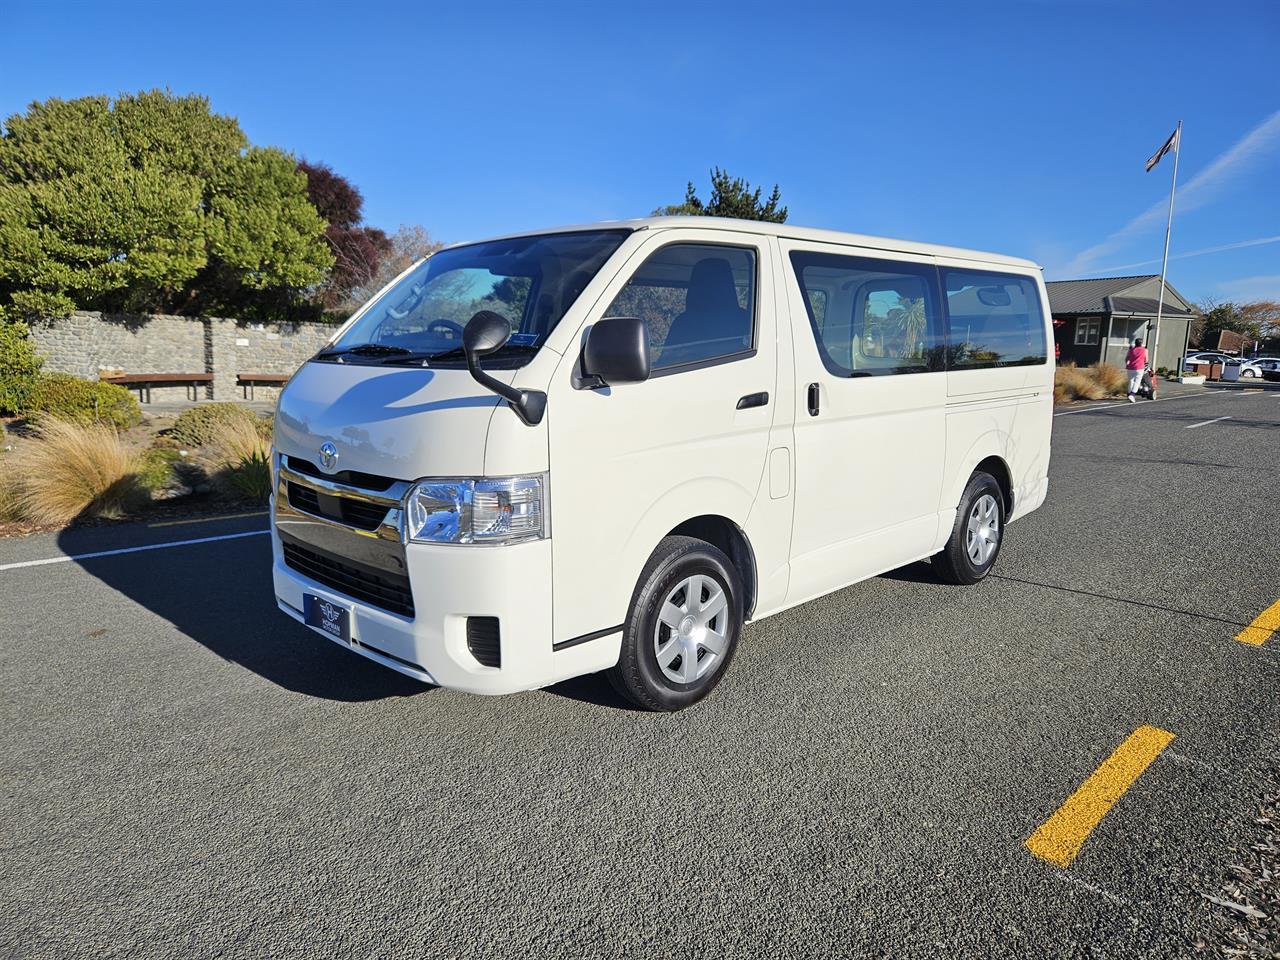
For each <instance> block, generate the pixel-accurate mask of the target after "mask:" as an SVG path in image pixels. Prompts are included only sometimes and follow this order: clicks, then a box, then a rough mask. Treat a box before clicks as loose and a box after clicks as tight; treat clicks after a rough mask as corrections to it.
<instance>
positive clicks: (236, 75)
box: [0, 0, 1280, 300]
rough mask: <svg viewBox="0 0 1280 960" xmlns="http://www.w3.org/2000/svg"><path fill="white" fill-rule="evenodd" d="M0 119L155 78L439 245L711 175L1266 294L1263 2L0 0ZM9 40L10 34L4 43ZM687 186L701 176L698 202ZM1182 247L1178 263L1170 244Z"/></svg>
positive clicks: (606, 212) (899, 222)
mask: <svg viewBox="0 0 1280 960" xmlns="http://www.w3.org/2000/svg"><path fill="white" fill-rule="evenodd" d="M5 21H6V28H7V29H6V32H7V34H8V39H9V41H10V42H8V43H7V44H5V47H6V49H5V54H4V57H3V60H0V115H3V116H6V117H7V116H9V115H10V114H12V113H14V112H17V111H21V110H22V109H23V108H24V107H25V106H26V105H27V104H28V103H29V102H31V101H32V100H37V99H45V98H49V97H62V98H69V97H75V96H81V95H86V94H96V93H106V94H115V93H117V92H120V91H132V90H138V89H144V88H151V87H157V86H160V87H165V86H167V87H169V88H171V89H173V90H174V91H176V92H199V93H203V94H206V95H208V96H209V97H210V98H211V99H212V102H213V106H214V109H215V110H217V111H218V112H221V113H227V114H231V115H234V116H236V117H238V118H239V120H240V123H241V125H242V126H243V127H244V129H245V131H246V133H247V134H248V135H249V137H250V139H251V140H252V141H253V142H254V143H258V144H270V145H275V146H280V147H283V148H285V149H288V150H290V151H292V152H294V153H296V154H298V155H299V156H305V157H307V158H309V159H312V160H317V161H322V162H325V163H328V164H329V165H331V166H332V167H333V168H334V169H336V170H337V171H338V172H340V173H342V174H344V175H345V176H347V177H349V178H350V179H351V180H352V181H353V182H354V183H355V184H356V185H357V186H358V187H359V188H360V189H361V191H362V192H363V193H364V196H365V200H366V204H365V212H366V216H367V219H368V220H369V221H370V222H372V223H374V224H376V225H378V226H382V227H385V228H388V229H394V228H395V227H396V226H397V225H398V224H400V223H420V224H422V225H423V226H425V227H426V228H427V229H428V230H429V231H430V232H431V233H432V234H433V235H435V236H437V237H439V238H440V239H443V240H448V241H454V240H464V239H470V238H478V237H482V236H485V235H490V234H494V233H498V232H507V231H512V230H523V229H527V228H536V227H538V226H545V225H552V224H560V223H573V222H585V221H593V220H600V219H607V218H617V217H628V216H637V215H644V214H647V213H648V212H650V211H651V210H652V209H653V208H654V207H656V206H658V205H660V204H663V203H673V202H678V201H679V200H680V199H681V198H682V196H683V193H684V185H685V182H686V181H687V180H689V179H693V180H694V181H695V183H698V184H699V185H700V186H702V185H703V184H704V183H705V181H706V179H707V170H708V169H709V168H710V167H711V166H712V165H715V164H719V165H721V166H724V167H726V168H727V169H729V170H730V171H732V172H733V173H735V174H737V175H741V176H745V177H747V178H748V179H749V180H751V181H752V182H754V183H760V184H764V185H766V188H767V187H768V186H769V185H772V184H773V183H774V182H777V183H778V184H780V186H781V187H782V192H783V199H784V201H785V202H786V203H787V204H788V206H789V207H790V209H791V218H790V219H791V222H793V223H797V224H803V225H807V226H820V227H829V228H833V229H840V230H852V231H857V232H861V233H871V234H880V235H885V236H892V237H906V238H910V239H915V240H926V241H934V242H940V243H952V244H957V245H960V246H966V247H976V248H979V249H989V250H996V251H1000V252H1005V253H1012V254H1018V255H1022V256H1029V257H1031V258H1033V259H1035V260H1037V261H1039V262H1040V263H1042V264H1044V265H1045V267H1046V274H1047V276H1048V277H1049V278H1050V279H1054V278H1062V277H1068V276H1114V275H1120V274H1129V273H1146V272H1158V270H1159V263H1158V262H1157V263H1155V264H1146V263H1142V261H1147V260H1156V261H1158V259H1159V257H1160V248H1161V243H1162V239H1163V226H1164V220H1163V212H1162V210H1163V208H1162V204H1163V203H1164V202H1165V200H1166V199H1167V195H1168V187H1169V172H1170V167H1169V164H1170V161H1171V159H1172V158H1171V157H1168V158H1166V159H1165V160H1164V161H1163V162H1162V163H1161V165H1160V166H1159V167H1158V168H1157V169H1156V171H1155V172H1153V173H1150V174H1147V173H1145V172H1144V171H1143V161H1144V160H1145V159H1146V157H1147V156H1149V155H1150V154H1151V153H1153V152H1154V151H1155V150H1156V148H1158V147H1159V146H1160V144H1161V143H1162V142H1163V140H1164V139H1165V137H1167V136H1168V134H1169V133H1170V132H1171V131H1172V130H1173V127H1174V124H1175V122H1176V121H1177V120H1178V119H1182V120H1183V121H1184V134H1183V153H1182V159H1181V168H1180V170H1179V181H1180V198H1185V201H1184V203H1183V204H1182V205H1181V209H1180V211H1179V213H1178V214H1177V215H1176V217H1175V222H1174V234H1173V244H1172V250H1171V252H1172V255H1173V256H1174V257H1176V258H1178V259H1172V260H1171V261H1170V266H1169V278H1170V281H1171V282H1172V283H1174V284H1175V285H1176V286H1177V287H1178V288H1179V289H1180V290H1181V291H1182V292H1183V293H1184V294H1185V295H1187V296H1188V297H1190V298H1192V299H1194V300H1198V299H1200V298H1202V297H1207V296H1212V297H1217V298H1219V299H1223V298H1234V299H1237V300H1247V299H1256V298H1261V297H1266V298H1269V299H1280V242H1269V243H1254V244H1252V245H1249V246H1242V247H1236V248H1234V249H1229V250H1221V251H1218V252H1212V253H1203V254H1197V251H1202V250H1206V249H1211V248H1217V247H1225V246H1230V245H1234V244H1239V243H1242V242H1248V241H1260V240H1266V239H1268V238H1276V237H1280V186H1278V185H1277V184H1278V183H1280V73H1277V72H1276V51H1277V50H1278V49H1280V3H1276V2H1274V0H1261V2H1233V0H1216V2H1214V3H1204V2H1203V0H1197V2H1183V0H1165V2H1163V3H1150V4H1148V3H1138V2H1051V0H1042V2H1031V0H1025V2H1007V3H980V2H976V0H975V2H970V3H954V2H949V3H942V4H924V3H922V4H911V3H905V2H893V3H875V4H854V3H831V4H819V3H807V2H802V0H787V2H785V3H773V4H763V3H749V2H744V0H735V2H732V3H729V2H713V3H698V2H690V0H685V2H681V3H673V4H663V3H658V2H646V3H636V4H623V3H618V4H612V3H607V2H596V3H554V2H536V3H535V2H529V3H519V4H514V3H513V4H509V5H508V4H503V3H497V2H490V3H470V4H433V3H423V2H419V3H404V4H397V3H379V2H375V0H366V2H362V3H359V4H350V3H346V4H337V3H334V4H324V3H320V2H317V3H312V4H307V5H303V4H288V3H270V2H265V0H264V2H257V3H247V4H237V3H218V4H177V3H172V4H171V3H155V4H131V3H127V2H126V3H112V4H106V3H99V4H92V5H91V4H66V3H64V4H57V3H31V2H27V0H18V2H17V3H16V4H15V2H14V0H9V3H8V4H7V11H6V15H5ZM15 41H16V42H15ZM704 190H705V187H704ZM1185 254H1196V255H1193V256H1182V255H1185Z"/></svg>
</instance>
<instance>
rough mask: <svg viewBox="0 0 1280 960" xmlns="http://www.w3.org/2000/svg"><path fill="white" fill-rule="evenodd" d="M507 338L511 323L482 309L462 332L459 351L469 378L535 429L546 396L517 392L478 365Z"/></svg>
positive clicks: (536, 391)
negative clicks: (504, 401) (465, 364)
mask: <svg viewBox="0 0 1280 960" xmlns="http://www.w3.org/2000/svg"><path fill="white" fill-rule="evenodd" d="M510 339H511V324H510V323H509V322H508V321H507V318H506V317H503V316H500V315H498V314H496V313H494V312H493V311H492V310H481V311H480V312H479V313H477V314H476V315H475V316H474V317H472V318H471V319H470V320H468V321H467V325H466V326H465V327H463V329H462V352H463V355H464V356H465V357H466V358H467V370H468V371H469V372H470V373H471V378H472V379H473V380H475V382H476V383H478V384H480V386H482V387H484V388H485V389H486V390H489V391H490V392H492V393H496V394H497V395H498V396H500V397H502V399H503V400H506V401H507V405H508V406H509V407H511V409H512V410H514V411H515V412H516V415H517V416H519V417H520V419H521V420H523V421H524V422H525V423H526V424H528V425H529V426H534V425H535V424H538V423H541V422H542V415H543V414H544V413H546V411H547V395H546V394H545V393H543V392H542V391H541V390H519V389H517V388H516V387H513V386H511V385H510V384H506V383H503V382H502V381H501V380H496V379H494V378H493V377H491V376H489V374H487V373H485V372H484V369H483V368H482V367H481V366H480V358H481V357H483V356H484V355H485V354H487V353H493V351H495V350H497V349H498V348H499V347H501V346H502V345H503V344H504V343H506V342H507V341H508V340H510Z"/></svg>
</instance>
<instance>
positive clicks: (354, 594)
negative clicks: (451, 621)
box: [280, 533, 413, 617]
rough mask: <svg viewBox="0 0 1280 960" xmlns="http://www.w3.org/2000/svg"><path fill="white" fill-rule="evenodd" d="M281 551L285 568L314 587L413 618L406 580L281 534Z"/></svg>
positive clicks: (411, 599) (411, 600) (410, 593)
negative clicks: (318, 584)
mask: <svg viewBox="0 0 1280 960" xmlns="http://www.w3.org/2000/svg"><path fill="white" fill-rule="evenodd" d="M280 547H281V549H282V550H283V552H284V562H285V564H287V565H288V566H289V567H290V568H291V569H293V570H296V571H298V573H301V574H302V575H303V576H307V577H310V578H311V579H312V580H314V581H316V583H322V584H324V585H325V586H326V587H331V588H332V589H334V590H337V591H338V592H339V593H343V594H346V595H347V596H348V597H351V598H352V599H354V600H361V601H363V602H365V603H367V604H370V605H371V606H375V607H379V608H381V609H383V610H388V611H390V612H391V613H398V614H400V615H401V616H405V617H412V616H413V592H412V590H410V588H409V578H408V577H405V576H400V575H397V574H394V573H391V572H389V571H386V570H375V569H374V568H372V567H366V566H365V565H364V564H359V563H355V562H353V561H351V560H347V559H345V558H342V557H336V556H334V555H333V554H331V553H328V552H326V551H324V550H317V549H316V548H315V547H312V546H304V545H303V544H302V543H301V542H299V541H298V540H295V539H293V538H292V537H290V536H288V535H287V534H285V533H281V534H280Z"/></svg>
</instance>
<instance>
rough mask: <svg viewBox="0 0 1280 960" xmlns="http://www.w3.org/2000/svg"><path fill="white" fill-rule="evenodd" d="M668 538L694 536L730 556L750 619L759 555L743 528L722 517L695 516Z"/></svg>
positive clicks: (711, 515) (744, 613) (745, 614)
mask: <svg viewBox="0 0 1280 960" xmlns="http://www.w3.org/2000/svg"><path fill="white" fill-rule="evenodd" d="M667 536H681V537H694V538H696V539H698V540H705V541H706V542H707V543H709V544H711V545H712V546H714V547H716V548H717V549H718V550H720V552H722V553H723V554H724V555H725V556H726V557H728V558H729V559H730V560H731V561H732V562H733V565H734V568H735V569H736V570H737V571H738V576H739V577H741V578H742V586H743V591H744V594H745V595H744V596H743V598H742V600H743V602H742V610H743V619H744V620H750V619H751V614H752V613H753V612H754V611H755V607H756V555H755V551H753V550H752V549H751V542H750V541H749V540H748V539H747V535H746V534H745V533H743V532H742V528H741V527H739V526H738V525H737V524H736V523H734V522H733V521H732V520H730V519H729V518H728V517H722V516H720V515H719V514H704V515H703V516H700V517H693V518H691V519H689V520H686V521H685V522H684V523H682V524H680V525H679V526H678V527H676V528H674V529H673V530H671V531H670V532H669V533H668V534H667Z"/></svg>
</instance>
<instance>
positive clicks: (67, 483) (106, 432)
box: [20, 418, 145, 524]
mask: <svg viewBox="0 0 1280 960" xmlns="http://www.w3.org/2000/svg"><path fill="white" fill-rule="evenodd" d="M25 459H26V466H25V470H24V478H23V481H22V491H21V497H20V500H21V510H22V513H23V515H24V516H25V517H26V518H27V519H29V520H35V521H38V522H41V523H60V524H61V523H68V522H70V521H71V520H74V519H75V518H76V517H81V516H91V517H120V516H122V515H123V514H124V512H125V510H126V509H127V508H128V507H129V506H131V505H132V504H134V503H135V502H137V501H140V500H142V499H144V497H145V493H144V491H143V490H142V488H141V485H140V484H139V483H138V466H139V463H138V457H137V455H136V454H135V453H133V451H131V450H130V449H129V448H128V447H127V446H125V444H124V442H123V441H121V439H120V436H119V434H117V433H116V432H115V430H113V429H112V428H111V427H109V426H106V425H105V424H101V423H96V424H91V425H89V426H82V425H79V424H74V423H68V422H67V421H65V420H57V419H53V418H49V419H46V420H44V421H43V422H41V424H40V426H39V428H38V430H37V437H36V442H35V443H34V444H33V445H32V446H31V448H30V450H29V451H28V454H27V456H26V458H25Z"/></svg>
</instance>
